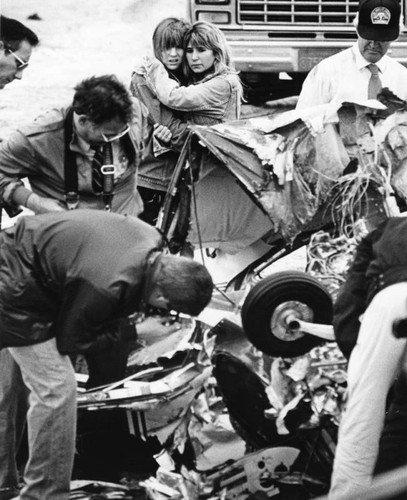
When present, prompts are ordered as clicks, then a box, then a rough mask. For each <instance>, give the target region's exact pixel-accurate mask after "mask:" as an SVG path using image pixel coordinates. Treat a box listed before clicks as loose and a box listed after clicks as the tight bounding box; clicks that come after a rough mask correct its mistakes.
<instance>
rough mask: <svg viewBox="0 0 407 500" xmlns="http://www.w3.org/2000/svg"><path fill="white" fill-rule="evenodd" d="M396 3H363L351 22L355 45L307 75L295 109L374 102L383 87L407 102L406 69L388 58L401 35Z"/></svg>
mask: <svg viewBox="0 0 407 500" xmlns="http://www.w3.org/2000/svg"><path fill="white" fill-rule="evenodd" d="M400 16H401V12H400V3H399V1H398V0H362V1H361V2H360V3H359V9H358V13H357V15H356V17H355V20H354V25H355V28H356V33H357V36H358V39H357V42H356V43H355V44H354V45H352V46H351V47H349V48H348V49H346V50H343V51H341V52H339V53H337V54H335V55H333V56H331V57H328V58H327V59H324V60H323V61H321V62H320V63H319V64H317V65H316V66H315V67H314V68H313V69H312V70H311V71H310V73H309V74H308V76H307V78H306V79H305V81H304V84H303V86H302V90H301V93H300V95H299V98H298V103H297V109H302V108H307V107H311V106H316V105H319V104H328V103H330V102H333V101H336V102H338V103H339V104H340V103H342V102H346V101H348V102H364V101H366V100H368V99H375V98H376V97H377V94H378V93H379V92H380V90H381V89H382V88H384V87H387V88H388V89H390V90H391V91H392V92H393V93H394V94H395V95H396V96H398V97H399V98H401V99H403V100H407V68H405V67H404V66H403V65H401V64H400V63H398V62H397V61H396V60H394V59H391V58H390V57H389V56H387V55H386V54H387V52H388V50H389V48H390V44H391V42H392V41H394V40H396V39H397V38H398V36H399V33H400Z"/></svg>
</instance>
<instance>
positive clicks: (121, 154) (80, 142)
mask: <svg viewBox="0 0 407 500" xmlns="http://www.w3.org/2000/svg"><path fill="white" fill-rule="evenodd" d="M111 145H112V154H113V164H114V166H115V167H116V170H115V173H114V179H115V182H117V181H118V180H119V179H120V178H121V177H122V175H123V174H124V172H125V171H126V170H127V169H128V168H129V159H128V157H127V155H126V152H125V150H124V148H123V144H122V142H121V141H120V140H117V141H113V142H112V143H111ZM69 148H70V149H71V151H73V152H74V153H78V155H77V157H76V163H77V166H78V188H79V190H80V191H83V190H84V191H89V189H90V188H91V186H92V161H93V157H94V156H95V149H94V148H92V147H91V145H90V144H89V143H88V142H86V141H85V140H84V139H83V138H82V137H81V136H79V135H78V134H77V133H76V132H75V125H74V130H73V134H72V140H71V143H70V144H69Z"/></svg>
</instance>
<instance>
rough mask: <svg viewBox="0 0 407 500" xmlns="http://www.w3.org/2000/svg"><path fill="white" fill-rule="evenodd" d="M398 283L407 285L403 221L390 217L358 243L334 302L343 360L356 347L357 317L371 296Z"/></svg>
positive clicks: (406, 235) (406, 236) (406, 227)
mask: <svg viewBox="0 0 407 500" xmlns="http://www.w3.org/2000/svg"><path fill="white" fill-rule="evenodd" d="M402 281H407V218H405V217H394V218H391V219H389V220H387V221H386V222H384V223H383V224H381V225H380V226H379V227H378V228H377V229H375V230H374V231H372V232H371V233H369V234H368V235H367V236H366V237H365V238H364V239H363V240H362V241H361V243H360V244H359V246H358V248H357V250H356V255H355V258H354V260H353V263H352V266H351V267H350V269H349V273H348V277H347V280H346V282H345V284H344V285H343V286H342V288H341V290H340V292H339V295H338V298H337V300H336V302H335V305H334V331H335V337H336V340H337V342H338V345H339V347H340V348H341V350H342V352H343V353H344V355H345V356H346V357H348V358H349V356H350V354H351V352H352V349H353V347H354V346H355V344H356V340H357V336H358V333H359V326H360V321H359V317H360V315H361V314H363V313H364V311H365V309H366V307H367V306H368V305H369V303H370V301H371V300H372V299H373V297H374V296H375V294H376V293H377V292H379V291H380V290H383V289H384V288H386V287H387V286H389V285H393V284H395V283H400V282H402Z"/></svg>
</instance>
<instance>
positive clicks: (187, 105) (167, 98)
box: [145, 59, 231, 111]
mask: <svg viewBox="0 0 407 500" xmlns="http://www.w3.org/2000/svg"><path fill="white" fill-rule="evenodd" d="M145 71H146V81H147V84H148V86H149V87H150V88H151V90H152V91H153V92H154V93H155V94H156V95H157V97H158V99H159V100H160V101H161V102H162V103H163V104H164V105H166V106H168V107H169V108H172V109H177V110H180V111H200V110H205V109H207V108H208V107H216V106H219V105H220V104H224V103H225V102H228V101H229V99H230V97H231V86H230V83H229V82H228V80H227V79H226V78H225V77H224V75H217V76H214V77H213V78H211V79H208V80H206V81H204V82H202V83H197V84H196V85H190V86H188V87H183V86H181V85H180V84H179V83H178V82H176V81H175V80H173V79H171V78H170V77H169V75H168V73H167V71H166V69H165V68H164V65H163V64H162V63H161V62H160V61H158V59H152V60H149V62H147V63H146V66H145Z"/></svg>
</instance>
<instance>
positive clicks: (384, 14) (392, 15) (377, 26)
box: [357, 0, 400, 42]
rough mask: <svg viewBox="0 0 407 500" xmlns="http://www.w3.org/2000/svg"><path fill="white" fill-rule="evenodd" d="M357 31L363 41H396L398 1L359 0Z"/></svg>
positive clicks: (398, 30)
mask: <svg viewBox="0 0 407 500" xmlns="http://www.w3.org/2000/svg"><path fill="white" fill-rule="evenodd" d="M357 30H358V33H359V35H360V36H361V37H362V38H364V39H365V40H376V41H380V42H391V41H393V40H396V38H397V37H398V36H399V32H400V3H399V0H361V2H360V3H359V14H358V25H357Z"/></svg>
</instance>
